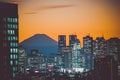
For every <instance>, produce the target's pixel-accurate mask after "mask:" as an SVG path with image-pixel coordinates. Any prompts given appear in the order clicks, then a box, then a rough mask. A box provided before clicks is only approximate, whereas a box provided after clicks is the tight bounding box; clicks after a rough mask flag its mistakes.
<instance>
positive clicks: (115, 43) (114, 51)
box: [107, 37, 120, 79]
mask: <svg viewBox="0 0 120 80" xmlns="http://www.w3.org/2000/svg"><path fill="white" fill-rule="evenodd" d="M107 54H109V55H112V56H113V57H114V59H115V61H116V62H117V65H118V76H119V79H120V39H119V38H115V37H114V38H110V39H109V40H107Z"/></svg>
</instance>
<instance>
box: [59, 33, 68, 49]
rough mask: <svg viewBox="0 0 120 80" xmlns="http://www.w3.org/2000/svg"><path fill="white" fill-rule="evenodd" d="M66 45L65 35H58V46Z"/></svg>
mask: <svg viewBox="0 0 120 80" xmlns="http://www.w3.org/2000/svg"><path fill="white" fill-rule="evenodd" d="M65 46H66V35H59V36H58V48H59V49H60V48H61V47H65Z"/></svg>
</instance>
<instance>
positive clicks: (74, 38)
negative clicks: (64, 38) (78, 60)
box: [69, 35, 77, 47]
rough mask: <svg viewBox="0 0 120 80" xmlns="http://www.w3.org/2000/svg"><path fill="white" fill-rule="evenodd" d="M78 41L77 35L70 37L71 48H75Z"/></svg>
mask: <svg viewBox="0 0 120 80" xmlns="http://www.w3.org/2000/svg"><path fill="white" fill-rule="evenodd" d="M76 40H77V35H69V46H72V47H73V45H74V43H75V42H76Z"/></svg>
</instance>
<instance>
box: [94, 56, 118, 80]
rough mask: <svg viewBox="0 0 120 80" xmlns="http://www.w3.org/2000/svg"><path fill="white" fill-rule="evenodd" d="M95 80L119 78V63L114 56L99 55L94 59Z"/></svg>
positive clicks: (115, 79) (114, 79)
mask: <svg viewBox="0 0 120 80" xmlns="http://www.w3.org/2000/svg"><path fill="white" fill-rule="evenodd" d="M94 70H95V80H118V79H117V65H116V63H115V60H114V58H113V56H111V55H107V56H104V55H103V56H97V57H95V59H94Z"/></svg>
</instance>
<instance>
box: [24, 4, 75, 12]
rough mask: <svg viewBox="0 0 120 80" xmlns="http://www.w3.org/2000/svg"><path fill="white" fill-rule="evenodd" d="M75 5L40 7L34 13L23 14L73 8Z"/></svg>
mask: <svg viewBox="0 0 120 80" xmlns="http://www.w3.org/2000/svg"><path fill="white" fill-rule="evenodd" d="M74 6H75V5H72V4H70V5H48V6H42V7H40V8H39V9H37V10H36V11H33V12H26V13H24V14H37V13H38V12H40V11H43V10H49V9H59V8H68V7H74Z"/></svg>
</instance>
